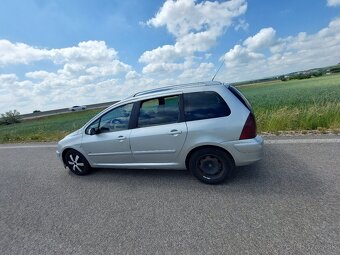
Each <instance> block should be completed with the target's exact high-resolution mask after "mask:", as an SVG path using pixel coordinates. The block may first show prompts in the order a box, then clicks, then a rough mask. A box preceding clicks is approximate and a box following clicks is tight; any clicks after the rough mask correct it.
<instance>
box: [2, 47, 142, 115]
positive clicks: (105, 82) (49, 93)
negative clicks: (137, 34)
mask: <svg viewBox="0 0 340 255" xmlns="http://www.w3.org/2000/svg"><path fill="white" fill-rule="evenodd" d="M0 53H3V57H2V58H0V63H1V65H2V66H9V65H13V64H30V63H33V62H37V61H40V60H49V61H51V63H52V64H54V69H55V70H54V71H49V72H48V71H46V70H32V71H29V72H26V73H25V74H24V77H23V78H19V77H18V76H17V75H15V74H0V109H1V111H0V112H3V111H7V110H10V109H17V110H19V111H20V112H24V113H25V112H30V111H32V109H41V110H48V109H54V108H62V107H67V106H68V105H74V104H87V103H95V102H104V101H112V100H116V99H119V98H121V97H124V95H123V93H124V91H123V90H122V89H119V87H118V86H119V85H120V86H121V85H122V84H124V77H125V75H127V74H128V73H130V72H132V73H130V75H129V76H130V77H131V76H132V75H134V76H135V77H138V73H137V72H134V71H133V70H132V67H131V66H130V65H127V64H125V63H123V62H121V61H120V60H119V59H118V53H117V51H116V50H115V49H113V48H109V47H107V46H106V44H105V42H101V41H88V42H81V43H79V44H78V45H77V46H74V47H68V48H61V49H50V50H49V49H42V48H37V47H32V46H29V45H26V44H23V43H12V42H10V41H7V40H1V41H0ZM137 88H138V87H136V89H137ZM130 89H132V90H133V88H130Z"/></svg>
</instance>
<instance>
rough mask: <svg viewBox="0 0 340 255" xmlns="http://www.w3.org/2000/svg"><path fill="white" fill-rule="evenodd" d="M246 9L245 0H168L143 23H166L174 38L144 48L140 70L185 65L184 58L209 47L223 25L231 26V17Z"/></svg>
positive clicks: (157, 69) (155, 25) (159, 24)
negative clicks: (167, 43) (172, 41)
mask: <svg viewBox="0 0 340 255" xmlns="http://www.w3.org/2000/svg"><path fill="white" fill-rule="evenodd" d="M246 10H247V3H246V2H245V0H231V1H227V2H217V1H215V2H212V1H203V2H200V3H197V1H195V0H178V1H174V0H167V1H166V2H165V3H164V5H163V6H162V7H161V8H160V10H159V11H158V13H157V14H156V15H155V17H153V18H152V19H150V20H149V21H147V22H146V24H148V25H149V26H154V27H162V26H165V27H166V28H167V30H168V32H169V33H170V34H172V35H173V36H174V37H175V41H176V42H175V44H173V45H164V46H160V47H158V48H156V49H153V50H150V51H146V52H144V53H143V54H142V56H141V57H140V59H139V62H141V63H144V64H146V66H145V67H144V68H143V73H144V74H151V73H152V74H154V73H156V72H162V71H169V69H170V70H181V68H184V67H185V68H188V66H187V64H186V63H185V62H186V59H187V58H190V57H192V56H194V55H195V53H199V52H206V51H207V50H209V49H210V48H211V47H212V46H213V45H214V44H215V43H216V40H217V38H218V37H219V36H221V35H222V34H223V33H224V31H225V29H226V28H228V27H230V26H231V24H232V21H233V19H234V18H236V17H239V16H240V15H242V14H244V13H245V12H246ZM193 64H194V63H193ZM189 68H190V67H189ZM182 70H183V69H182Z"/></svg>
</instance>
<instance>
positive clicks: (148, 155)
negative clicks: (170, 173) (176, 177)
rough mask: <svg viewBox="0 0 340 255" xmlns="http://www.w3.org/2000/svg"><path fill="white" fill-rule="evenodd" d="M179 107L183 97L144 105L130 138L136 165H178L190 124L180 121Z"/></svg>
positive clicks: (142, 104) (161, 99)
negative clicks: (177, 161)
mask: <svg viewBox="0 0 340 255" xmlns="http://www.w3.org/2000/svg"><path fill="white" fill-rule="evenodd" d="M179 105H180V96H179V95H174V96H167V97H159V98H155V99H149V100H144V101H142V102H141V104H140V109H139V114H138V118H137V127H136V128H135V129H133V130H132V131H131V135H130V145H131V150H132V153H133V157H134V158H135V160H136V163H143V164H145V165H146V166H147V165H149V166H152V165H154V164H156V165H157V164H176V160H177V157H178V155H179V153H180V152H181V149H182V147H183V145H184V142H185V139H186V136H187V126H186V123H185V122H181V121H180V119H181V118H180V107H179Z"/></svg>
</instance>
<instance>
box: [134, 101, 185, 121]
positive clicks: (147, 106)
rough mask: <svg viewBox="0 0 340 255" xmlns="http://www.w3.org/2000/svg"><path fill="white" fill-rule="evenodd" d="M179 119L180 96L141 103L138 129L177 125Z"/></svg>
mask: <svg viewBox="0 0 340 255" xmlns="http://www.w3.org/2000/svg"><path fill="white" fill-rule="evenodd" d="M178 119H179V96H168V97H160V98H155V99H150V100H145V101H143V102H142V103H141V107H140V110H139V116H138V127H148V126H155V125H164V124H171V123H177V122H178Z"/></svg>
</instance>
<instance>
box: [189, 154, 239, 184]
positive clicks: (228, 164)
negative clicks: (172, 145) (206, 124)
mask: <svg viewBox="0 0 340 255" xmlns="http://www.w3.org/2000/svg"><path fill="white" fill-rule="evenodd" d="M233 168H234V161H233V160H232V158H231V157H230V156H229V155H228V154H227V153H226V152H224V151H223V150H221V149H218V148H203V149H200V150H198V151H195V152H194V153H193V154H192V155H191V157H190V159H189V170H190V171H191V172H192V174H193V175H194V176H195V177H196V178H197V179H199V180H200V181H202V182H204V183H208V184H217V183H221V182H223V181H224V180H225V179H226V178H227V177H228V176H229V174H230V173H231V172H232V170H233Z"/></svg>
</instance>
